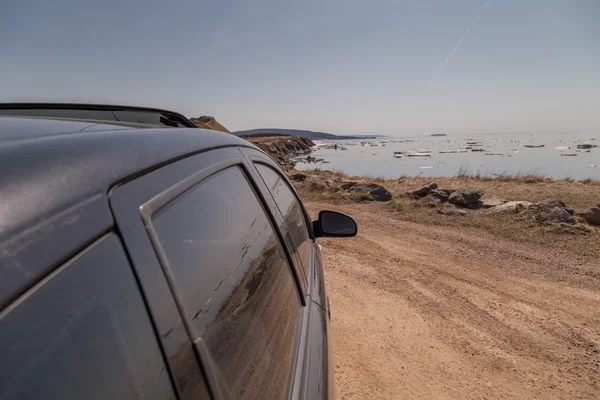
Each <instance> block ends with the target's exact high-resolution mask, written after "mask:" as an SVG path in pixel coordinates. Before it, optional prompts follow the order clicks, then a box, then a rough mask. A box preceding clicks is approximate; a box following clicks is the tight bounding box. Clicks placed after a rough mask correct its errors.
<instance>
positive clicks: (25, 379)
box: [0, 234, 176, 400]
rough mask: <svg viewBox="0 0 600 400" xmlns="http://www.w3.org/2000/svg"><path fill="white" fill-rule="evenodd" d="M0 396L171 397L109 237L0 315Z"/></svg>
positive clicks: (121, 256)
mask: <svg viewBox="0 0 600 400" xmlns="http://www.w3.org/2000/svg"><path fill="white" fill-rule="evenodd" d="M0 360H2V363H1V364H0V398H1V399H42V398H43V399H98V400H100V399H125V398H127V399H133V398H145V399H161V400H162V399H174V398H175V397H176V396H175V393H174V391H173V388H172V385H171V381H170V378H169V374H168V371H167V369H166V366H165V362H164V359H163V356H162V353H161V351H160V348H159V345H158V340H157V338H156V335H155V333H154V330H153V328H152V324H151V322H150V317H149V316H148V312H147V310H146V306H145V304H144V301H143V299H142V295H141V293H140V290H139V287H138V285H137V282H136V280H135V277H134V275H133V272H132V269H131V266H130V264H129V261H128V259H127V256H126V255H125V252H124V250H123V249H122V247H121V244H120V241H119V239H118V238H117V237H116V236H115V235H114V234H108V235H107V236H105V237H104V238H102V239H100V240H99V241H97V242H96V243H95V244H93V245H92V246H91V247H89V248H88V249H86V250H84V251H83V252H81V253H80V254H78V255H77V256H75V257H74V258H73V259H72V260H71V261H69V262H67V263H66V264H65V265H63V266H61V267H59V268H58V269H57V270H56V271H54V272H53V273H52V274H51V275H50V276H48V277H47V278H46V279H44V281H42V282H40V283H39V284H38V285H36V286H35V287H34V288H32V289H31V290H30V292H29V293H27V295H26V296H23V298H22V300H17V301H16V302H15V305H14V306H13V308H9V309H8V310H5V311H4V313H3V314H0Z"/></svg>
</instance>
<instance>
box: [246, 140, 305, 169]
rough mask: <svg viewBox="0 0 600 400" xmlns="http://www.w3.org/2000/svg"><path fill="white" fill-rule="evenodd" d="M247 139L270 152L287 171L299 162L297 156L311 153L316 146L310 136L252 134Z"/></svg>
mask: <svg viewBox="0 0 600 400" xmlns="http://www.w3.org/2000/svg"><path fill="white" fill-rule="evenodd" d="M245 139H246V140H248V141H249V142H251V143H254V144H255V145H256V146H258V147H260V148H261V149H262V150H263V151H265V152H266V153H268V154H269V155H270V156H271V157H273V158H274V159H275V161H277V163H279V165H281V167H282V168H283V169H284V170H286V171H289V170H291V169H292V168H294V166H295V165H296V163H297V162H298V161H297V160H296V159H295V157H297V156H300V155H307V154H310V152H311V150H312V148H313V147H314V146H315V143H314V142H313V141H312V140H310V139H309V138H306V137H298V136H250V137H246V138H245Z"/></svg>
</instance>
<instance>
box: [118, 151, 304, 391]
mask: <svg viewBox="0 0 600 400" xmlns="http://www.w3.org/2000/svg"><path fill="white" fill-rule="evenodd" d="M234 166H237V167H239V168H240V169H241V172H242V174H243V175H244V176H245V178H246V179H247V181H248V185H249V186H250V188H251V189H252V191H253V192H254V195H255V196H256V200H257V201H258V203H259V204H260V206H261V208H262V210H263V212H264V213H265V216H266V218H267V220H268V221H269V223H270V224H271V227H272V229H273V232H274V233H275V235H276V236H277V239H278V241H279V243H280V244H281V245H282V248H283V250H284V252H285V255H286V261H287V262H288V265H289V268H290V272H291V275H292V278H293V281H294V284H295V287H296V290H297V293H298V298H299V302H300V304H299V306H300V307H299V311H298V325H297V330H296V338H295V341H294V350H293V356H292V363H293V364H292V366H290V367H291V368H292V371H291V373H290V379H291V381H290V382H289V385H290V386H289V387H290V388H291V387H292V386H293V385H295V383H294V380H295V379H296V377H295V375H296V374H295V371H296V369H297V365H298V360H299V359H302V354H303V340H302V339H303V337H304V334H303V331H304V329H305V328H304V326H305V320H306V309H307V307H306V306H307V300H306V298H305V293H304V290H303V289H304V288H305V285H304V283H303V282H302V279H301V276H300V275H299V274H298V273H297V271H296V270H295V267H294V265H295V264H294V262H293V261H292V255H291V254H290V252H289V250H288V248H287V246H286V245H285V244H284V243H285V241H284V239H283V235H282V232H281V231H280V229H279V223H278V221H277V217H276V215H275V214H274V213H273V211H272V207H271V206H270V204H268V201H267V199H265V196H264V195H263V192H262V190H260V188H259V187H257V183H262V180H261V181H258V182H257V177H256V176H255V175H254V174H253V171H252V165H251V164H250V163H249V162H248V161H247V160H246V159H245V158H244V156H243V154H242V153H241V149H240V148H238V147H235V146H229V147H223V148H219V149H207V150H206V151H204V152H201V153H198V154H195V155H191V156H189V157H186V158H184V159H179V160H176V161H175V162H173V163H171V164H167V165H164V166H161V167H160V168H158V169H156V170H154V171H151V172H149V173H147V174H145V175H142V176H140V177H136V178H135V179H134V180H132V181H130V182H127V183H125V184H124V185H122V186H119V187H116V188H114V189H113V190H112V191H111V208H113V212H114V213H115V220H116V223H117V225H118V226H119V228H122V229H123V230H128V231H129V234H128V235H124V238H123V239H124V244H125V247H126V248H127V251H128V253H136V254H137V257H134V256H133V255H132V256H131V259H132V264H133V265H134V268H135V269H136V271H137V270H142V269H144V268H146V265H144V263H147V262H152V264H153V267H154V268H153V269H156V266H158V267H159V268H160V275H161V276H158V272H157V271H154V276H153V277H152V278H148V279H153V280H155V281H156V280H160V281H162V282H160V285H161V287H163V292H164V287H165V286H166V287H167V288H168V292H169V295H170V296H171V299H169V300H170V301H169V302H170V303H171V304H170V310H171V312H176V313H177V316H178V319H179V321H181V326H182V327H183V328H184V331H185V336H186V339H187V340H185V341H184V342H186V343H187V344H188V345H189V346H190V347H192V346H193V347H195V349H196V357H197V358H198V360H197V361H198V367H199V369H200V370H201V373H202V374H203V377H204V379H205V381H206V383H207V386H208V387H209V389H210V392H211V394H212V397H213V398H216V399H221V398H226V397H227V389H226V384H225V383H224V382H223V380H222V378H220V373H219V369H218V366H216V364H215V363H214V360H213V359H212V357H211V356H210V353H209V351H208V348H207V347H206V346H205V345H204V343H203V341H202V339H201V338H197V339H195V338H194V331H193V330H192V329H191V327H190V324H189V323H188V322H187V321H185V317H184V316H185V314H184V313H183V309H182V307H181V306H182V304H183V302H182V301H181V300H182V299H181V297H180V294H179V293H178V290H177V285H176V283H175V280H174V277H173V276H172V273H170V272H169V268H168V262H167V260H166V255H165V254H164V252H162V250H161V247H160V246H155V243H160V242H158V241H157V239H158V237H157V233H156V231H155V230H154V228H153V226H152V222H151V217H152V215H153V214H154V213H156V212H157V211H158V210H160V209H161V208H162V207H164V206H165V205H167V204H169V203H170V202H171V201H173V200H175V199H176V198H178V197H179V196H181V195H182V194H184V193H185V192H186V191H187V190H189V189H191V188H192V187H194V186H196V185H198V184H199V183H201V182H202V181H203V180H205V179H207V178H209V177H210V176H213V175H214V174H216V173H218V172H220V171H223V170H225V169H227V168H231V167H234ZM155 176H160V178H157V179H153V178H154V177H155ZM259 179H260V178H259ZM115 210H116V211H118V212H115ZM136 242H137V243H136ZM140 242H143V246H142V247H143V249H142V248H137V247H139V246H138V245H140V244H141V243H140ZM131 245H133V246H132V247H133V248H130V247H131ZM142 251H143V252H145V254H140V252H142ZM150 253H151V254H150ZM150 258H152V259H153V260H150ZM140 281H141V284H142V286H143V287H144V288H143V291H144V294H145V296H147V297H149V298H150V299H148V303H150V304H149V309H150V311H151V314H152V317H153V321H156V324H157V325H159V327H157V330H158V331H160V332H163V331H164V330H165V329H171V328H172V326H171V328H169V326H167V325H166V323H165V321H161V320H164V319H165V317H164V316H161V315H158V314H159V311H158V308H160V306H159V304H158V302H159V299H156V298H155V297H157V296H155V294H154V293H152V290H151V286H155V285H156V284H157V283H156V282H144V279H140ZM163 294H164V293H163ZM160 301H163V299H160ZM160 325H162V327H163V328H164V329H160ZM162 339H164V334H163V335H161V340H162ZM163 346H166V344H165V343H163ZM165 358H166V359H167V362H168V364H169V367H170V368H173V365H172V362H171V360H170V359H169V358H168V357H166V356H165ZM183 372H184V371H173V374H174V375H178V374H182V373H183ZM178 394H179V393H178ZM180 397H181V396H180Z"/></svg>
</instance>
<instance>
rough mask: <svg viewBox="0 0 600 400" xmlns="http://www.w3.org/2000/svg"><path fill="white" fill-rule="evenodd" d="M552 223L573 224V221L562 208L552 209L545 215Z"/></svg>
mask: <svg viewBox="0 0 600 400" xmlns="http://www.w3.org/2000/svg"><path fill="white" fill-rule="evenodd" d="M547 214H548V215H549V216H550V218H551V219H552V220H554V221H559V222H568V223H575V219H574V218H573V216H572V215H571V214H569V213H568V212H567V210H565V209H564V208H559V207H556V208H553V209H552V210H550V211H549V212H548V213H547Z"/></svg>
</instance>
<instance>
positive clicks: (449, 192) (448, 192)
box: [438, 189, 456, 196]
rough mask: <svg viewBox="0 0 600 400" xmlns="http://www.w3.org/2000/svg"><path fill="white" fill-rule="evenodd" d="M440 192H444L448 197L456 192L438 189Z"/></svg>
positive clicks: (454, 190)
mask: <svg viewBox="0 0 600 400" xmlns="http://www.w3.org/2000/svg"><path fill="white" fill-rule="evenodd" d="M438 190H439V191H440V192H444V193H446V194H447V195H448V196H450V195H451V194H452V193H454V192H456V189H438Z"/></svg>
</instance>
